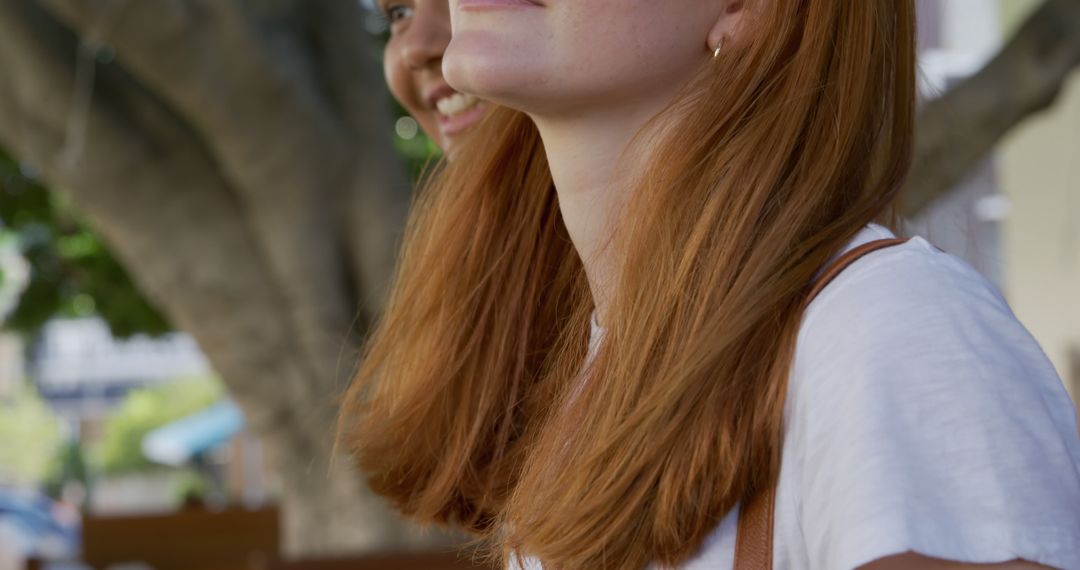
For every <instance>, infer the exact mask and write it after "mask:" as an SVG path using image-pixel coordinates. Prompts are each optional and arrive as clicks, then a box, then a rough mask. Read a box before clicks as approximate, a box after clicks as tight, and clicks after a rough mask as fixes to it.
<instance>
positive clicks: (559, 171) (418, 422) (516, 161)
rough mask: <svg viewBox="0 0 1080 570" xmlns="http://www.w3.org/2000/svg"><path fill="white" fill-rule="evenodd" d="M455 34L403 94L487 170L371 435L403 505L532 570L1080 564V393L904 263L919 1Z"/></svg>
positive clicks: (377, 370)
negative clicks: (898, 214)
mask: <svg viewBox="0 0 1080 570" xmlns="http://www.w3.org/2000/svg"><path fill="white" fill-rule="evenodd" d="M423 4H424V2H423V1H422V0H418V1H417V2H415V3H412V4H409V3H406V4H404V5H403V6H405V7H407V8H402V10H404V11H403V12H401V16H402V18H404V19H403V20H399V21H400V22H401V23H400V24H399V25H400V26H401V28H399V29H398V32H399V35H398V36H397V39H398V40H400V39H401V38H404V37H406V34H410V33H414V32H415V33H421V32H422V31H423V30H427V33H428V34H431V35H430V36H429V38H428V39H431V41H430V43H426V42H424V41H420V40H421V39H422V38H420V37H419V36H416V37H412V39H413V40H415V41H416V43H415V44H404V43H403V44H397V46H399V47H401V46H406V45H408V46H411V47H409V48H408V49H405V48H401V51H400V52H399V54H398V55H397V56H394V57H400V58H401V59H400V61H398V60H391V59H389V57H390V56H388V77H389V78H390V80H391V82H392V84H393V83H394V82H396V83H397V86H396V87H394V89H395V94H397V95H398V96H399V97H401V98H403V100H409V101H410V103H408V104H407V105H406V107H408V106H409V105H412V106H413V108H412V109H411V110H412V111H414V112H416V113H417V118H418V120H420V122H421V124H422V125H423V126H424V128H425V129H426V130H428V131H429V132H432V131H433V130H434V131H435V132H438V133H440V134H439V135H436V136H444V139H443V140H442V142H443V143H444V144H446V143H450V142H451V141H452V145H453V147H454V152H455V160H454V161H453V162H451V163H449V164H446V165H445V168H443V169H442V170H441V171H440V173H439V176H438V177H437V178H436V179H434V180H433V182H432V183H431V184H430V185H428V186H425V187H424V188H423V189H422V191H421V192H420V194H419V195H418V198H417V202H416V204H415V205H414V209H413V210H412V212H411V216H410V219H409V223H408V227H407V231H406V238H405V241H404V245H403V252H402V256H401V259H400V264H399V268H398V274H397V275H396V278H395V282H394V287H393V289H392V294H391V298H390V300H389V302H388V304H387V309H386V311H385V313H384V315H383V317H382V319H381V320H380V322H379V323H378V325H377V327H376V329H375V330H374V331H373V332H372V334H371V335H370V336H369V337H368V340H367V343H366V345H365V347H364V351H363V355H362V359H361V362H360V367H359V370H358V372H357V375H356V378H355V381H354V383H353V384H352V386H350V388H349V391H348V392H347V394H346V396H345V402H344V405H343V406H342V415H341V418H340V419H341V423H340V427H341V431H340V434H339V435H340V437H341V441H342V442H343V444H344V445H346V446H347V447H348V448H350V449H352V450H353V451H355V452H356V455H357V457H358V460H359V462H360V465H361V467H362V468H363V469H365V470H366V471H367V473H368V475H369V482H370V484H371V487H372V488H373V489H374V490H375V491H376V492H378V493H379V494H381V495H382V496H384V497H386V498H387V499H388V500H390V502H391V503H392V504H393V505H394V506H396V507H397V508H398V509H399V510H400V511H402V512H403V513H404V514H406V515H408V516H410V517H412V518H413V519H415V520H418V521H422V522H434V523H439V524H455V525H460V526H461V527H463V528H465V529H467V530H469V531H471V532H473V533H475V534H476V535H477V536H478V537H480V538H481V539H485V540H486V541H488V542H489V544H490V546H491V547H492V549H493V554H494V555H495V556H498V557H500V558H501V559H502V562H504V563H506V564H508V565H512V566H515V567H516V566H519V565H521V566H525V567H526V568H529V569H530V570H531V569H534V568H535V569H539V568H541V567H543V568H545V569H547V570H608V569H617V570H624V569H625V570H639V569H642V568H670V567H678V568H684V569H686V570H705V569H708V570H721V569H724V570H726V569H730V568H737V569H738V570H743V569H749V568H753V569H755V570H758V569H763V568H769V567H775V568H782V569H803V568H810V569H815V570H816V569H821V570H850V569H852V568H866V569H873V570H885V569H893V568H916V569H936V568H952V569H959V568H995V569H1005V568H1010V569H1020V568H1045V567H1047V566H1049V567H1059V568H1080V541H1078V540H1077V537H1080V439H1078V438H1077V425H1076V415H1075V409H1074V408H1073V405H1072V403H1071V401H1070V399H1069V398H1068V396H1067V394H1066V392H1065V389H1064V386H1063V385H1062V383H1061V380H1060V378H1058V376H1057V374H1056V372H1055V371H1054V369H1053V366H1052V365H1051V364H1050V363H1049V361H1048V360H1047V358H1046V356H1045V354H1044V353H1043V352H1042V350H1041V348H1040V347H1039V345H1038V344H1037V343H1036V342H1035V340H1034V339H1033V338H1032V337H1031V335H1030V334H1028V332H1027V330H1026V329H1025V328H1024V327H1023V325H1022V324H1021V323H1020V322H1019V321H1018V320H1017V319H1016V317H1015V315H1014V314H1013V313H1012V311H1011V310H1010V308H1009V306H1008V304H1007V303H1006V301H1005V300H1004V298H1003V297H1002V296H1001V294H1000V293H999V292H998V291H997V290H996V289H995V288H994V286H993V285H992V284H990V283H989V282H988V281H987V280H986V279H985V278H983V277H982V276H981V275H979V274H978V273H977V272H976V271H975V270H974V269H972V268H971V267H970V266H968V265H967V264H966V263H964V262H963V261H961V260H960V259H958V258H956V257H954V256H952V255H949V254H947V253H945V252H942V251H940V250H938V249H936V248H935V247H933V246H932V245H931V244H930V243H929V242H927V241H926V240H924V239H922V238H920V237H913V238H899V237H897V234H898V233H899V229H898V224H897V223H896V219H895V209H896V197H897V194H898V193H899V191H900V188H902V186H903V184H904V181H905V178H906V176H907V171H908V168H909V166H910V162H911V154H912V145H913V140H914V113H915V81H916V79H915V78H916V74H915V15H914V5H913V4H914V1H913V0H859V1H844V2H842V1H837V0H800V1H793V0H745V1H743V0H662V1H658V0H450V13H449V14H450V16H451V20H452V24H453V36H452V39H449V43H448V37H447V36H446V30H445V29H444V28H438V26H437V22H439V21H442V22H445V18H442V17H441V16H440V17H439V18H435V17H434V16H432V17H431V19H430V20H428V19H424V18H422V17H421V16H420V14H421V12H420V11H419V10H416V11H409V10H411V9H413V8H417V7H419V6H420V5H423ZM387 7H388V8H392V6H389V5H388V6H387ZM431 14H435V12H431ZM391 16H392V17H393V14H391ZM407 16H408V17H411V18H412V19H411V20H409V19H408V17H407ZM428 26H430V27H428ZM410 37H411V36H410ZM421 47H423V49H421ZM444 48H445V50H446V53H445V61H442V60H443V59H444V58H443V55H442V51H441V50H442V49H444ZM440 62H441V64H442V65H441V66H440V65H439V63H440ZM442 69H445V73H446V79H445V81H448V82H449V84H452V85H454V86H455V87H456V88H457V89H459V90H461V91H463V92H468V93H470V94H472V95H474V96H477V97H480V98H482V99H483V100H486V101H492V102H493V104H492V105H491V107H490V109H488V113H487V115H488V116H487V118H486V119H485V120H484V121H482V122H479V123H477V124H475V125H474V126H473V128H470V129H468V132H458V133H457V134H453V133H451V132H450V131H451V130H453V129H450V128H446V129H443V130H441V131H440V130H439V129H438V126H437V125H438V124H439V122H440V121H441V120H443V118H442V117H441V116H440V115H439V114H438V111H437V108H438V101H437V99H438V98H439V94H440V91H439V90H440V89H443V91H441V93H443V94H449V93H450V92H449V91H446V90H445V89H444V85H443V82H444V79H443V77H442V74H441V70H442ZM395 70H396V71H395ZM404 70H407V71H408V73H407V74H405V75H401V76H400V77H399V76H397V75H396V73H405V72H404ZM471 101H472V100H470V99H468V98H459V99H457V100H456V101H455V100H453V99H451V102H448V103H444V104H443V105H444V110H445V111H447V112H448V113H449V112H452V111H457V110H460V109H461V108H462V107H467V106H468V105H469V103H470V102H471ZM476 113H477V116H478V115H479V114H480V111H479V110H477V111H476ZM425 122H426V123H425ZM462 123H465V121H464V120H462ZM446 124H447V125H449V124H450V120H449V119H446ZM845 267H846V268H847V269H846V270H845ZM748 531H749V532H748ZM1040 564H1041V565H1043V566H1040Z"/></svg>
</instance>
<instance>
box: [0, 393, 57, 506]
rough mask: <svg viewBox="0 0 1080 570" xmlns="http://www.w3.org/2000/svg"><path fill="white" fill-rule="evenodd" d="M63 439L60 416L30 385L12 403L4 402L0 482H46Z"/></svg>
mask: <svg viewBox="0 0 1080 570" xmlns="http://www.w3.org/2000/svg"><path fill="white" fill-rule="evenodd" d="M61 437H62V436H61V433H60V424H59V421H58V420H57V418H56V416H54V415H53V413H52V411H51V410H50V409H49V407H48V405H46V404H45V402H44V401H43V400H42V399H41V397H39V396H38V394H37V392H36V391H34V389H33V388H32V387H31V386H29V384H27V385H24V386H23V387H22V388H21V389H20V390H19V392H18V393H16V394H15V395H14V397H12V398H11V399H9V400H6V401H5V400H0V482H10V483H14V484H16V485H30V484H34V483H37V482H40V481H42V480H44V479H45V477H46V475H47V474H48V471H49V469H50V467H51V465H52V462H53V460H54V458H55V457H56V454H57V452H58V450H59V447H60V442H61Z"/></svg>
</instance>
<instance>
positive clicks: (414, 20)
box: [378, 0, 489, 151]
mask: <svg viewBox="0 0 1080 570" xmlns="http://www.w3.org/2000/svg"><path fill="white" fill-rule="evenodd" d="M378 7H379V11H380V12H381V13H382V14H383V16H384V17H385V18H386V21H387V23H388V24H389V26H390V39H389V41H388V42H387V45H386V50H385V51H384V52H383V70H384V71H385V73H386V82H387V84H388V85H389V86H390V92H391V93H392V94H393V95H394V98H395V99H397V100H398V102H400V103H401V106H402V107H404V108H405V110H406V111H408V112H409V114H410V115H412V116H413V118H415V119H416V121H417V123H419V124H420V128H422V129H423V130H424V132H425V133H427V135H428V136H429V137H431V139H432V140H433V141H434V142H435V144H437V145H439V147H440V148H442V149H443V150H445V151H449V150H450V148H451V146H452V145H453V142H454V140H455V139H456V138H458V137H459V136H460V135H461V133H463V132H464V131H465V130H467V129H468V128H470V127H472V126H473V125H474V124H475V123H476V122H477V121H478V120H479V119H480V118H481V117H483V116H484V114H485V112H486V111H487V109H488V108H489V105H488V104H487V103H485V102H483V101H480V100H478V99H477V98H476V97H474V96H472V95H468V94H465V93H461V92H459V91H456V90H454V89H453V88H452V87H450V86H449V85H448V84H447V83H446V80H445V79H444V78H443V73H442V58H443V52H445V51H446V46H447V44H449V43H450V5H449V2H448V0H379V1H378Z"/></svg>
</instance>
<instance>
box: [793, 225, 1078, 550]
mask: <svg viewBox="0 0 1080 570" xmlns="http://www.w3.org/2000/svg"><path fill="white" fill-rule="evenodd" d="M920 247H921V246H920V245H919V244H917V243H909V244H907V245H905V246H902V247H899V246H898V247H896V248H895V250H896V251H891V250H883V251H881V252H877V253H875V254H871V255H870V256H867V257H866V258H864V259H863V260H860V261H859V262H858V263H856V264H855V265H852V266H851V267H849V268H848V270H846V271H845V272H844V273H843V274H841V276H840V277H839V278H838V279H837V280H836V281H834V282H833V284H832V285H830V286H829V287H828V288H827V289H826V290H825V291H824V292H823V293H822V295H821V296H820V297H818V299H817V300H816V301H815V302H814V304H812V305H811V306H810V308H809V310H808V311H807V313H806V315H805V316H804V321H803V326H802V328H801V329H800V334H799V341H798V344H797V349H796V359H795V363H794V368H793V374H792V386H791V388H790V390H789V398H790V401H789V415H788V429H787V433H788V437H789V438H795V440H794V447H795V448H797V449H798V453H795V454H794V457H791V458H790V460H792V461H795V462H796V465H795V466H794V467H795V468H796V469H797V473H798V476H797V477H798V483H797V493H796V494H797V499H796V505H795V507H796V508H797V512H798V516H799V519H800V526H801V530H802V533H803V539H804V540H805V544H806V549H807V553H808V555H809V561H810V564H811V568H813V569H822V570H846V569H851V568H857V567H859V566H861V565H863V564H866V563H869V562H871V561H874V560H877V559H879V558H883V557H886V556H889V555H892V554H898V553H902V552H906V551H915V552H918V553H920V554H923V555H925V556H930V557H935V558H943V559H947V560H955V561H961V562H969V563H992V562H1004V561H1007V560H1012V559H1015V558H1022V559H1025V560H1030V561H1033V562H1038V563H1040V564H1045V565H1049V566H1052V567H1055V568H1080V438H1078V436H1077V424H1076V410H1075V408H1074V407H1073V404H1072V402H1071V400H1070V399H1069V397H1068V394H1067V393H1066V391H1065V389H1064V386H1063V385H1062V382H1061V379H1060V378H1059V377H1058V376H1057V373H1056V372H1055V370H1054V368H1053V365H1052V364H1051V363H1050V362H1049V360H1048V359H1047V357H1046V355H1045V353H1044V352H1043V351H1042V349H1041V348H1040V346H1039V345H1038V343H1037V342H1036V341H1035V340H1034V339H1033V338H1032V336H1031V335H1030V334H1029V333H1028V331H1027V330H1026V329H1025V328H1024V326H1023V325H1022V324H1021V323H1020V322H1019V321H1018V320H1017V319H1016V317H1015V316H1014V314H1013V313H1012V311H1011V310H1010V308H1009V307H1008V305H1007V304H1006V302H1005V301H1004V299H1002V297H1001V295H1000V293H998V292H997V290H996V289H995V288H994V287H993V286H992V285H991V284H990V283H989V282H987V281H986V280H985V278H983V277H982V276H981V275H979V274H978V273H977V272H975V270H974V269H971V267H970V266H968V265H967V264H966V263H964V262H962V261H960V260H959V259H957V258H954V257H952V256H951V255H948V254H944V253H940V252H931V251H929V248H925V249H920ZM849 272H850V273H849ZM788 460H789V458H788V454H787V452H785V461H788Z"/></svg>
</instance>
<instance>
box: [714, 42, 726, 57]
mask: <svg viewBox="0 0 1080 570" xmlns="http://www.w3.org/2000/svg"><path fill="white" fill-rule="evenodd" d="M723 49H724V38H720V43H718V44H716V51H714V52H713V54H712V56H713V59H716V58H718V57H720V52H721V51H723Z"/></svg>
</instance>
